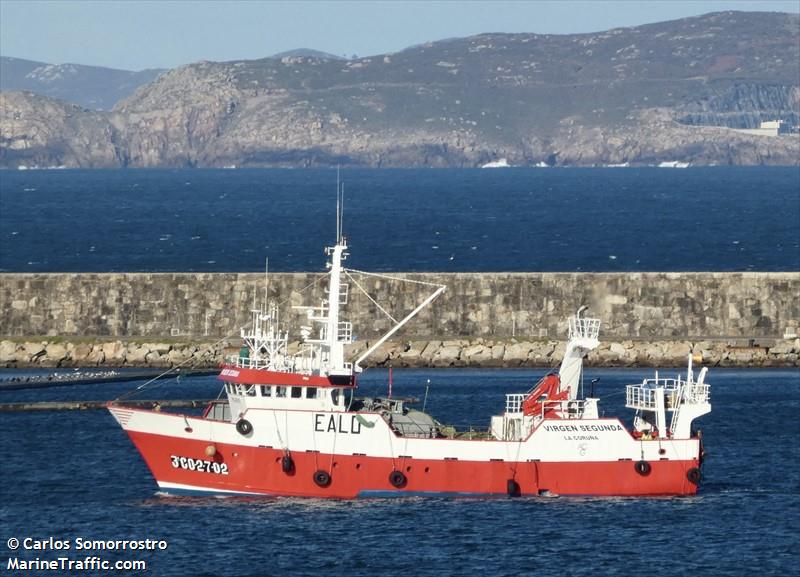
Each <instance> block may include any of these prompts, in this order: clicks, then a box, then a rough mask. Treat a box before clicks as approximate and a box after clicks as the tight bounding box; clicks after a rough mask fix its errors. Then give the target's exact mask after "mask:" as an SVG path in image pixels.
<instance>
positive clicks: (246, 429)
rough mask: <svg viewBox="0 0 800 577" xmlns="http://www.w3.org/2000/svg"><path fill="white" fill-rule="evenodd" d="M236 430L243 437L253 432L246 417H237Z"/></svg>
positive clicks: (251, 425)
mask: <svg viewBox="0 0 800 577" xmlns="http://www.w3.org/2000/svg"><path fill="white" fill-rule="evenodd" d="M236 430H237V431H238V433H239V434H240V435H242V436H244V437H246V436H247V435H249V434H250V433H252V432H253V424H252V423H251V422H250V421H248V420H247V419H239V420H238V421H236Z"/></svg>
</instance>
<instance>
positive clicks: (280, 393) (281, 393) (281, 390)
mask: <svg viewBox="0 0 800 577" xmlns="http://www.w3.org/2000/svg"><path fill="white" fill-rule="evenodd" d="M275 396H276V397H285V396H286V387H275Z"/></svg>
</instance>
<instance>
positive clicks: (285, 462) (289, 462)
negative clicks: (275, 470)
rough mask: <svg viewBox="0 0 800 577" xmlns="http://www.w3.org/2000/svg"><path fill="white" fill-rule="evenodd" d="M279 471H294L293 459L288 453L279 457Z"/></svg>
mask: <svg viewBox="0 0 800 577" xmlns="http://www.w3.org/2000/svg"><path fill="white" fill-rule="evenodd" d="M281 470H282V471H283V472H284V473H291V472H292V471H293V470H294V459H292V456H291V455H290V454H289V453H286V454H285V455H284V456H283V457H281Z"/></svg>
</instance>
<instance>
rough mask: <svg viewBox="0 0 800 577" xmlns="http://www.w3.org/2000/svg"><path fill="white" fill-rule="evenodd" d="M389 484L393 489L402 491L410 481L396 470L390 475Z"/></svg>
mask: <svg viewBox="0 0 800 577" xmlns="http://www.w3.org/2000/svg"><path fill="white" fill-rule="evenodd" d="M389 482H390V483H391V484H392V487H396V488H397V489H402V488H403V487H405V486H406V483H408V479H407V478H406V476H405V475H404V474H403V472H402V471H397V470H394V471H392V472H391V473H389Z"/></svg>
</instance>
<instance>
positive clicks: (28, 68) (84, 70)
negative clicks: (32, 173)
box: [0, 56, 163, 110]
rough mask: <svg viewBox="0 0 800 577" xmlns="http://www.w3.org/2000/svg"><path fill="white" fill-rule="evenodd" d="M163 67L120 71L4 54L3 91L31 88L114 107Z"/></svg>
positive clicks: (98, 107)
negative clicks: (50, 62) (46, 61)
mask: <svg viewBox="0 0 800 577" xmlns="http://www.w3.org/2000/svg"><path fill="white" fill-rule="evenodd" d="M162 72H163V70H155V69H154V70H141V71H139V72H131V71H129V70H117V69H114V68H103V67H100V66H83V65H81V64H47V63H45V62H36V61H33V60H24V59H22V58H11V57H8V56H0V90H4V91H17V90H27V91H30V92H35V93H37V94H42V95H45V96H50V97H52V98H57V99H60V100H66V101H69V102H72V103H74V104H78V105H80V106H82V107H83V108H88V109H93V110H111V108H113V107H114V105H115V104H116V103H117V102H118V101H119V100H121V99H123V98H127V97H128V96H130V95H131V94H133V92H134V91H135V90H136V89H137V88H138V87H139V86H141V85H143V84H147V83H148V82H150V81H152V80H153V79H154V78H155V77H156V76H158V75H159V74H161V73H162Z"/></svg>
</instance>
